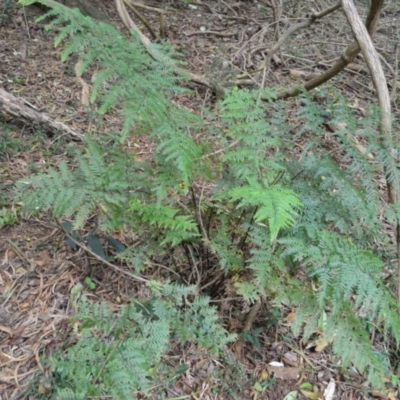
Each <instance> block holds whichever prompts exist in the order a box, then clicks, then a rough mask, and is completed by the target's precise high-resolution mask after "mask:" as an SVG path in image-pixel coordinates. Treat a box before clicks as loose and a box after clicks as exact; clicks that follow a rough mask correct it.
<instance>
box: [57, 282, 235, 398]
mask: <svg viewBox="0 0 400 400" xmlns="http://www.w3.org/2000/svg"><path fill="white" fill-rule="evenodd" d="M151 286H152V288H153V292H154V297H153V298H152V299H150V300H147V301H142V302H141V301H138V300H133V301H132V304H130V305H127V306H124V307H122V308H121V310H120V311H119V312H118V313H113V312H111V311H110V310H109V307H108V305H107V304H91V303H89V302H88V300H87V299H86V297H85V296H80V292H81V291H82V286H81V285H80V286H79V285H78V286H77V287H75V288H73V291H72V292H73V298H74V305H75V307H76V313H75V315H74V317H73V320H72V323H73V326H74V333H73V338H74V339H75V340H76V343H74V344H72V345H69V346H68V348H66V349H65V350H63V351H61V352H59V354H57V355H56V356H55V357H54V358H53V359H52V366H53V370H54V376H55V379H56V390H55V396H57V398H58V399H82V400H84V399H87V398H88V397H93V396H96V397H97V396H100V397H101V396H111V397H112V398H115V399H121V400H122V399H127V400H128V399H132V398H133V395H134V394H135V393H138V392H140V393H145V394H146V393H148V392H149V391H150V389H151V388H152V387H153V386H156V387H157V385H160V383H163V382H165V381H170V380H171V381H172V380H173V379H174V377H175V376H176V372H174V371H176V370H177V368H178V367H179V365H173V364H172V363H171V362H170V361H169V360H168V358H166V357H165V356H164V355H165V353H166V352H167V351H168V349H169V347H170V345H171V343H172V342H173V341H174V340H179V341H180V342H182V343H183V342H185V341H188V340H190V341H192V342H194V343H197V344H198V345H199V346H201V347H202V348H204V349H209V350H210V351H212V352H213V353H215V354H218V352H219V351H220V350H221V348H222V347H221V346H223V345H226V344H227V343H229V342H230V341H232V340H233V339H234V335H232V334H228V333H227V332H226V331H225V330H224V329H223V328H222V327H220V326H219V325H218V324H217V323H216V322H217V319H218V317H217V315H216V312H215V309H213V308H211V307H210V306H209V304H208V299H207V298H205V297H197V298H196V299H195V300H194V301H193V302H192V304H190V305H189V306H188V304H189V302H188V299H187V298H188V295H189V294H190V292H191V291H192V290H193V287H179V286H178V285H168V284H166V285H160V284H157V283H156V282H153V283H151ZM184 299H186V301H185V303H186V305H184ZM159 377H162V380H160V378H159ZM161 392H162V390H161Z"/></svg>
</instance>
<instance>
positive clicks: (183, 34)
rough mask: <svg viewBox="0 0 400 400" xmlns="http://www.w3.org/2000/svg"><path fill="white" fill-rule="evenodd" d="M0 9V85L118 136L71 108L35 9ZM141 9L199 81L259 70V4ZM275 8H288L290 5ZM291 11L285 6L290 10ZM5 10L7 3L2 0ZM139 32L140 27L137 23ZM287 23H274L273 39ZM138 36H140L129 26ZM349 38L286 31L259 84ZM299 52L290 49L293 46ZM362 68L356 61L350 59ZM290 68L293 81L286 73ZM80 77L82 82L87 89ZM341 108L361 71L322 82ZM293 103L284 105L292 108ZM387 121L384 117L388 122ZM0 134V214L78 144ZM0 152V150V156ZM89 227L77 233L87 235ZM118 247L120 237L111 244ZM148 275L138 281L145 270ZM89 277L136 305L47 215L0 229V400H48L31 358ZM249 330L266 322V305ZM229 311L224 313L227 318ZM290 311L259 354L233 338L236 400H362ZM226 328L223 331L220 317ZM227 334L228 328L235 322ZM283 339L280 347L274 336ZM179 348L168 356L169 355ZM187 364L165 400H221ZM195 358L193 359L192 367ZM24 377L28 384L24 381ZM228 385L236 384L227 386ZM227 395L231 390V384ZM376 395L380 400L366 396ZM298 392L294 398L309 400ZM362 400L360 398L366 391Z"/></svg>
mask: <svg viewBox="0 0 400 400" xmlns="http://www.w3.org/2000/svg"><path fill="white" fill-rule="evenodd" d="M9 3H10V4H9V7H8V8H7V9H5V10H3V11H1V7H2V6H1V5H0V17H1V18H0V87H1V88H2V89H4V90H7V91H9V92H11V93H13V94H14V95H15V96H20V97H23V98H25V99H26V100H28V101H29V102H30V103H31V104H32V105H34V106H35V107H37V109H38V110H40V111H41V112H44V113H47V114H48V115H50V116H51V117H52V118H53V119H55V120H58V121H62V122H64V123H66V124H67V125H69V126H71V127H73V128H76V129H79V130H80V131H82V132H103V133H104V135H107V134H110V135H111V134H114V133H115V132H116V131H117V132H118V131H119V130H120V129H121V125H122V123H121V119H120V117H119V114H118V112H110V113H108V114H106V115H104V116H102V117H101V118H99V117H98V116H96V115H95V113H94V110H93V109H91V107H90V106H86V105H83V104H82V102H81V99H82V90H83V87H82V83H81V81H80V80H79V79H77V77H76V75H75V72H74V67H75V63H76V60H74V59H70V60H67V61H66V62H62V61H61V60H60V53H61V48H54V45H53V44H54V33H53V32H46V31H44V30H43V27H42V25H37V24H35V23H34V19H35V17H36V16H37V15H40V14H41V13H42V12H43V10H42V9H40V8H39V7H36V6H33V7H28V8H23V7H21V6H19V5H16V4H14V2H9ZM143 3H145V4H146V5H149V6H153V7H157V8H162V9H163V10H164V11H165V15H166V37H165V38H166V40H167V41H168V42H169V43H171V44H173V45H175V46H176V47H177V48H178V49H179V50H181V51H182V52H183V53H184V55H185V59H186V62H187V68H188V69H189V70H191V71H192V72H195V73H197V74H204V75H205V76H207V77H208V79H209V80H210V81H211V82H218V81H221V80H226V79H229V78H230V77H231V76H233V75H237V74H238V73H241V74H244V75H246V74H252V73H254V71H256V70H257V69H259V67H260V65H262V61H263V59H264V57H265V54H266V51H267V50H268V45H265V43H272V42H274V35H275V33H274V29H273V28H271V21H272V16H271V12H272V11H271V9H270V8H268V7H266V8H265V7H264V3H266V2H262V1H259V2H255V1H241V2H229V1H222V0H220V1H212V0H204V1H202V2H191V3H190V4H188V3H186V2H183V1H173V0H170V1H153V0H144V1H143ZM288 3H290V4H289V5H288V6H287V7H296V2H288ZM292 3H293V4H292ZM7 4H8V3H7ZM99 7H101V8H102V10H103V11H104V12H105V13H106V14H107V15H108V18H109V19H110V20H111V21H112V22H113V23H114V24H116V25H118V26H120V28H121V29H122V30H124V28H123V27H122V24H121V23H120V22H119V19H118V16H117V14H116V12H115V10H114V8H113V2H112V1H108V2H107V1H103V2H100V1H99ZM142 13H143V14H144V15H145V16H146V18H148V20H149V22H150V24H151V26H153V27H154V29H155V31H157V29H158V26H159V19H158V14H157V13H151V12H148V11H146V10H142ZM399 15H400V6H398V7H397V8H393V9H389V8H387V9H386V11H385V14H384V16H383V20H384V21H385V22H386V24H382V25H381V26H383V28H381V29H380V30H379V31H378V36H377V39H376V43H377V48H378V49H379V50H380V52H381V54H385V59H384V68H385V72H386V73H387V76H388V79H389V81H390V79H393V77H392V72H393V68H392V67H391V66H393V60H394V43H395V41H396V39H395V35H394V32H395V29H397V28H395V26H393V21H394V20H395V19H396V18H398V17H399ZM137 22H138V24H139V25H140V21H137ZM290 24H291V21H290V20H289V19H283V20H282V22H281V25H280V30H281V32H283V31H285V30H286V29H287V28H288V27H289V26H290ZM140 27H141V29H142V31H143V33H145V34H146V35H148V36H149V37H151V35H150V33H149V31H148V30H147V29H146V28H145V27H144V26H143V25H140ZM352 40H353V39H352V35H351V32H350V30H349V28H348V27H347V25H346V23H345V19H344V16H343V15H339V16H335V17H333V18H330V19H329V20H327V21H323V22H320V23H318V24H316V25H315V26H313V27H312V28H311V29H309V30H307V29H305V30H303V31H299V32H297V33H296V34H295V35H294V37H293V38H292V39H290V40H288V42H287V43H286V44H285V46H284V47H283V49H282V51H281V52H278V53H277V54H278V57H277V58H276V59H275V60H274V62H273V65H272V68H271V71H270V72H268V73H267V74H266V76H264V84H266V85H270V86H277V85H279V86H289V85H292V84H293V82H294V81H295V80H298V79H300V80H301V79H305V78H306V75H307V74H313V73H316V72H321V71H323V70H324V69H325V68H326V66H327V65H329V64H330V63H331V60H332V59H334V58H335V57H338V56H339V55H340V54H341V53H342V52H343V50H344V49H345V47H346V46H347V45H348V44H349V43H351V42H352ZM299 46H300V47H301V51H300V50H299V48H298V47H299ZM357 61H358V62H359V63H360V64H362V65H364V64H363V63H362V60H361V58H359V59H358V60H357ZM295 70H296V71H302V72H303V73H304V74H303V75H299V77H297V76H294V75H293V71H295ZM90 78H91V77H90V74H88V75H87V76H83V79H84V80H85V81H86V82H90ZM332 83H334V84H335V85H336V86H337V87H338V88H339V89H340V90H342V91H343V93H345V94H346V96H347V97H348V99H349V104H355V103H356V102H357V104H358V106H359V107H361V108H363V107H366V106H367V104H368V103H370V102H371V101H372V100H371V99H372V98H373V90H372V86H371V83H370V79H369V77H368V76H367V75H366V74H365V73H364V72H363V71H361V72H354V71H353V72H351V71H349V72H347V73H344V74H341V75H340V76H338V77H336V78H334V80H333V82H332ZM190 85H191V88H192V89H193V92H192V94H191V95H188V96H186V97H185V98H181V99H180V101H182V104H183V105H185V106H186V107H190V108H191V109H194V110H196V109H198V108H199V106H201V105H203V104H209V103H210V102H212V101H214V100H215V93H213V92H212V90H210V89H208V88H205V87H203V86H197V85H194V84H190ZM295 104H296V100H295V99H294V100H292V101H291V102H288V107H292V106H293V107H295ZM397 111H398V110H395V112H396V116H397V117H398V115H397ZM0 122H1V123H2V125H1V126H0V129H3V128H4V127H5V126H6V124H7V126H8V127H9V128H8V133H7V135H8V136H7V140H8V144H10V143H12V144H13V146H14V147H15V150H13V151H11V152H10V151H9V150H8V149H7V151H5V152H4V155H3V153H1V154H2V158H1V159H0V163H1V164H0V165H1V168H0V201H1V204H0V208H2V207H7V208H9V207H11V204H10V203H9V202H8V199H10V198H11V196H12V190H13V183H14V182H15V181H16V180H18V179H21V178H23V177H25V176H27V175H28V174H30V173H31V172H37V171H41V170H43V169H45V168H46V166H48V165H57V164H58V163H59V162H60V161H61V160H67V161H68V160H69V156H68V149H75V148H76V147H79V146H80V145H81V144H80V143H79V142H73V141H70V140H68V139H67V138H59V137H55V136H54V135H52V134H49V133H48V132H43V131H41V130H38V129H36V128H34V127H32V126H29V125H27V124H24V123H19V122H18V121H15V120H14V119H13V118H11V117H10V116H8V115H1V114H0ZM129 146H134V147H135V148H136V149H140V153H139V154H142V156H144V157H145V156H146V154H148V153H149V152H151V151H152V148H151V145H150V144H149V143H147V142H146V137H145V136H135V137H134V138H132V139H131V140H130V141H129ZM3 148H4V146H3V147H0V151H1V150H2V149H3ZM88 229H89V227H88ZM119 239H120V240H124V238H121V237H120V238H119ZM156 272H157V271H150V272H149V273H156ZM87 277H90V278H91V280H92V281H93V282H94V283H95V285H96V290H95V291H90V290H88V291H87V295H88V297H90V299H91V300H93V301H107V302H108V303H109V304H110V306H111V307H116V308H118V307H119V306H120V305H121V304H126V303H128V301H129V299H130V298H132V297H140V298H142V297H146V295H147V294H148V289H147V288H146V287H143V286H142V285H140V284H138V283H137V282H134V281H132V280H129V279H127V278H126V276H124V275H121V274H119V273H118V272H117V271H115V270H113V269H111V268H109V267H108V266H106V265H104V264H101V263H100V262H99V261H97V260H96V259H95V258H94V257H93V256H92V255H91V254H89V253H87V252H85V251H84V249H82V248H80V249H76V250H72V249H71V248H70V247H69V246H68V245H67V242H66V237H65V234H64V232H63V230H62V229H61V228H60V226H59V224H58V223H57V221H55V220H53V219H51V218H50V217H49V216H46V215H40V216H35V217H31V218H28V217H25V218H22V217H20V218H19V220H18V222H17V223H16V224H14V225H12V226H6V227H3V228H2V229H1V230H0V296H1V305H0V399H1V400H5V399H15V400H16V399H37V398H48V397H46V396H48V394H49V393H50V389H51V387H49V379H48V378H49V376H50V375H51V370H50V368H49V366H48V365H46V364H45V363H44V362H43V360H44V358H45V357H49V356H51V354H53V353H54V351H56V350H57V349H59V348H60V347H61V346H62V345H63V344H64V343H65V342H66V340H67V338H68V334H69V332H70V330H71V326H70V324H69V317H70V315H71V313H72V309H71V303H70V290H71V288H72V287H73V286H74V285H76V284H77V283H78V282H84V281H85V278H87ZM233 307H239V308H240V307H242V308H243V307H244V311H245V307H246V305H244V304H237V303H234V302H231V303H230V304H227V305H225V306H222V305H221V306H220V311H221V314H223V313H226V314H225V315H222V317H223V318H227V317H226V315H227V314H229V313H230V312H231V310H232V308H233ZM264 308H265V309H264V310H263V312H262V313H261V315H262V316H263V317H262V318H261V319H260V321H258V323H259V324H260V325H261V324H262V323H265V322H266V321H267V320H268V319H271V318H272V317H271V310H270V309H269V308H268V305H267V304H266V305H265V306H264ZM228 310H229V311H228ZM291 311H292V310H284V314H285V315H286V318H285V319H284V321H283V323H281V324H279V325H278V326H271V327H269V328H268V329H265V330H264V331H263V332H262V333H261V334H260V337H259V339H260V343H261V349H262V350H261V351H259V350H257V349H255V348H254V346H252V345H250V344H249V343H243V342H242V341H240V340H238V341H237V342H236V343H234V344H233V345H232V346H231V348H230V351H231V353H232V354H233V355H234V357H236V359H237V361H238V362H239V363H240V364H241V365H242V367H243V368H244V370H245V371H246V377H245V378H243V379H244V380H243V382H241V381H240V380H238V381H237V382H235V383H237V384H238V385H237V386H241V388H242V391H239V390H238V388H236V389H235V390H237V394H236V398H238V399H260V400H261V399H270V400H275V399H276V400H282V399H284V397H285V396H286V395H287V394H288V393H289V392H290V391H292V390H297V389H298V388H299V386H300V385H301V383H304V382H311V383H312V384H313V385H314V392H315V393H317V392H318V391H319V392H320V393H323V392H324V390H325V389H326V387H327V385H328V384H329V382H330V380H331V379H334V380H335V381H336V393H337V396H336V397H335V398H338V399H339V398H340V399H349V400H350V399H351V400H357V399H363V398H367V395H366V394H365V392H364V383H365V381H364V378H363V377H362V376H361V375H359V374H358V373H357V372H356V371H346V372H343V371H340V369H339V367H338V365H337V364H336V363H335V362H334V361H333V360H332V359H331V357H330V355H329V352H328V351H327V350H324V351H320V352H319V351H317V350H316V343H315V342H313V341H312V340H310V341H308V342H307V343H303V342H302V341H301V340H300V339H301V338H295V337H293V336H292V334H291V331H290V325H291ZM232 318H233V321H230V325H231V326H234V325H235V321H234V319H235V317H232ZM237 324H238V327H239V326H240V323H239V322H237ZM284 337H285V338H286V339H287V340H286V341H284V340H283V338H284ZM178 352H179V350H178V349H176V354H178ZM178 355H179V356H180V357H182V358H183V359H184V361H185V362H186V363H187V364H189V365H190V366H191V367H190V373H188V374H186V375H185V376H183V377H182V379H181V380H180V381H179V382H178V384H177V386H176V387H175V388H174V392H171V393H170V395H171V396H173V395H175V396H178V395H185V394H191V395H192V397H191V398H193V399H224V398H226V399H228V398H235V397H234V396H233V395H229V394H227V392H225V394H223V393H224V391H223V389H221V390H220V391H219V394H215V392H214V391H213V390H211V389H212V388H213V385H214V386H215V385H216V383H215V382H213V381H211V380H210V378H209V374H208V373H207V371H208V370H209V368H216V367H217V366H218V360H215V359H212V358H209V357H208V358H207V361H206V362H205V361H204V360H205V357H206V355H204V354H200V353H198V351H197V350H196V349H187V351H186V353H185V354H178ZM200 361H201V362H200ZM272 361H279V362H283V363H284V367H283V368H281V369H279V368H278V367H271V366H270V365H269V363H270V362H272ZM267 373H269V374H270V375H271V373H272V374H275V377H276V382H275V384H274V385H273V386H272V387H271V388H269V389H267V390H266V391H265V393H263V394H259V395H257V393H255V392H254V390H253V388H252V386H253V385H254V382H256V381H257V380H258V379H259V378H260V376H263V375H264V376H265V374H267ZM33 377H36V379H35V380H32V378H33ZM232 379H237V378H232ZM233 386H235V385H233ZM375 395H376V396H377V397H378V398H384V396H383V395H381V394H379V393H375ZM312 396H313V394H312V393H311V394H310V393H309V392H307V391H305V392H304V393H299V395H298V399H306V398H315V399H316V398H318V396H317V395H314V397H312ZM369 396H371V397H372V394H369ZM394 396H397V397H393V399H394V398H400V397H399V396H400V395H399V394H398V393H397V394H394Z"/></svg>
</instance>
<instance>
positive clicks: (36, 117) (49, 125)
mask: <svg viewBox="0 0 400 400" xmlns="http://www.w3.org/2000/svg"><path fill="white" fill-rule="evenodd" d="M0 111H3V112H6V113H7V114H9V115H12V116H13V117H16V118H18V119H22V120H24V121H26V122H28V123H29V124H36V125H39V126H41V127H43V128H44V129H45V130H47V131H50V132H53V133H55V132H62V133H63V134H64V135H66V136H68V137H69V138H70V139H73V140H83V138H84V135H83V134H82V133H80V132H77V131H76V130H74V129H72V128H71V127H69V126H68V125H65V124H63V123H62V122H58V121H54V119H52V118H50V117H49V116H47V115H45V114H43V113H41V112H40V111H39V110H37V109H36V107H35V106H33V105H32V104H30V103H29V102H28V101H27V100H24V99H22V98H20V97H15V96H14V95H12V94H11V93H8V92H6V91H5V90H3V89H0Z"/></svg>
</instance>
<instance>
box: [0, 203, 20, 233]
mask: <svg viewBox="0 0 400 400" xmlns="http://www.w3.org/2000/svg"><path fill="white" fill-rule="evenodd" d="M17 222H18V214H17V210H16V209H14V208H12V209H11V210H8V209H7V208H6V207H3V208H2V209H1V210H0V229H1V228H3V227H4V226H7V225H14V224H16V223H17Z"/></svg>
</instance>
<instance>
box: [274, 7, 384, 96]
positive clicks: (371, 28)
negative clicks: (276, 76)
mask: <svg viewBox="0 0 400 400" xmlns="http://www.w3.org/2000/svg"><path fill="white" fill-rule="evenodd" d="M383 2H384V0H378V1H371V3H370V8H369V12H368V16H367V20H366V28H367V31H368V33H369V35H370V36H371V38H372V37H373V36H374V34H375V31H376V26H377V24H378V19H379V15H380V12H381V9H382V4H383ZM360 50H361V49H360V46H359V44H358V42H357V41H356V42H354V43H352V44H351V45H350V46H349V47H348V48H347V49H346V51H345V52H344V53H343V55H342V56H341V57H340V58H339V59H338V60H337V61H336V63H335V64H334V65H333V66H332V67H331V68H329V69H328V70H327V71H326V72H324V73H323V74H321V75H319V76H317V77H316V78H314V79H311V80H310V81H308V82H306V83H305V84H304V85H303V87H298V86H296V87H294V88H290V89H288V90H284V91H282V92H280V93H278V98H279V99H287V98H288V97H293V96H297V95H298V94H299V93H301V91H302V90H304V89H305V90H312V89H315V88H316V87H318V86H320V85H322V84H323V83H325V82H327V81H329V80H330V79H332V78H333V77H334V76H335V75H337V74H338V73H339V72H341V71H343V70H344V69H345V68H346V66H347V65H348V64H350V63H351V62H353V61H354V59H355V57H356V56H357V54H358V53H359V52H360Z"/></svg>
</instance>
